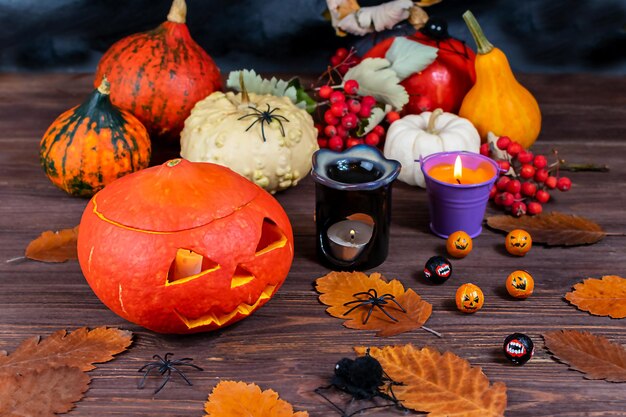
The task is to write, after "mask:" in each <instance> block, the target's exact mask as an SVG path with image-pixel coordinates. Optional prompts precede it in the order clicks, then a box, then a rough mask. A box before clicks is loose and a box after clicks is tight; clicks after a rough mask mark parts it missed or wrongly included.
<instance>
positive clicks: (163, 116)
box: [94, 0, 222, 140]
mask: <svg viewBox="0 0 626 417" xmlns="http://www.w3.org/2000/svg"><path fill="white" fill-rule="evenodd" d="M186 15H187V6H186V4H185V1H184V0H174V2H173V4H172V8H171V10H170V12H169V14H168V16H167V21H166V22H164V23H162V24H161V25H160V26H158V27H157V28H156V29H153V30H151V31H148V32H144V33H136V34H133V35H130V36H128V37H126V38H123V39H121V40H119V41H117V42H116V43H115V44H113V45H112V46H111V48H109V50H108V51H107V52H106V53H105V54H104V56H103V57H102V59H101V60H100V63H99V64H98V69H97V71H96V79H95V84H94V85H96V86H97V85H99V83H100V81H101V80H102V76H103V75H104V74H106V75H107V77H108V78H109V80H111V84H112V87H111V100H112V101H113V104H115V105H116V106H119V107H121V108H122V109H125V110H128V111H130V112H132V113H133V114H134V115H135V116H137V118H138V119H139V120H140V121H141V122H142V123H143V124H144V125H145V126H146V128H147V129H148V132H149V133H150V137H152V138H153V139H155V138H157V137H161V138H164V139H171V140H178V137H179V134H180V132H181V130H182V129H183V125H184V122H185V119H186V118H187V116H189V113H190V112H191V109H192V108H193V106H194V105H195V104H196V102H197V101H198V100H201V99H203V98H205V97H206V96H208V95H209V94H211V93H212V92H214V91H216V90H220V89H221V88H222V81H221V77H220V72H219V69H218V68H217V66H216V65H215V63H214V62H213V60H212V59H211V57H210V56H209V55H208V54H207V53H206V52H205V51H204V50H203V49H202V48H201V47H200V46H199V45H198V44H197V43H196V42H195V41H194V40H193V39H192V38H191V35H190V34H189V29H188V28H187V25H186V24H185V19H186Z"/></svg>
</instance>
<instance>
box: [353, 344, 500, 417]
mask: <svg viewBox="0 0 626 417" xmlns="http://www.w3.org/2000/svg"><path fill="white" fill-rule="evenodd" d="M355 351H356V352H357V353H358V354H359V355H364V354H365V352H366V351H367V348H365V347H356V348H355ZM369 353H370V355H371V356H373V357H374V358H376V359H377V360H378V361H379V362H380V364H381V365H382V367H383V370H384V371H385V373H386V374H387V375H388V376H389V378H391V379H392V380H393V381H395V382H397V383H398V384H399V385H394V386H393V393H394V395H395V396H396V398H397V399H398V400H399V401H400V402H401V403H402V405H403V406H405V407H407V408H411V409H413V410H415V411H420V412H425V413H428V414H427V415H428V416H429V417H451V416H454V417H499V416H503V415H504V410H505V409H506V399H507V397H506V385H505V384H504V383H502V382H496V383H494V384H491V385H490V383H489V380H488V379H487V377H486V376H485V374H484V373H483V372H482V370H481V369H480V368H478V367H472V366H471V365H470V364H469V362H468V361H466V360H465V359H463V358H460V357H458V356H457V355H455V354H453V353H451V352H445V353H443V354H441V353H439V352H438V351H437V350H435V349H432V348H429V347H424V348H422V349H417V348H415V347H414V346H413V345H411V344H408V345H403V346H386V347H384V348H382V349H380V348H375V347H374V348H370V351H369Z"/></svg>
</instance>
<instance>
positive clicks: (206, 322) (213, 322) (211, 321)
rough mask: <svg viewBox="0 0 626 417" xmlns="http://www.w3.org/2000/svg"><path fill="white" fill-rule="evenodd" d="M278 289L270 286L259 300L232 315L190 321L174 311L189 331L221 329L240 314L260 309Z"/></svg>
mask: <svg viewBox="0 0 626 417" xmlns="http://www.w3.org/2000/svg"><path fill="white" fill-rule="evenodd" d="M275 289H276V285H268V286H266V287H265V289H264V290H263V292H261V295H260V296H259V298H258V299H257V300H256V301H255V302H254V303H253V304H246V303H241V304H239V305H238V306H237V308H236V309H235V310H233V311H231V312H230V313H226V314H221V315H217V314H215V313H211V314H206V315H204V316H200V317H198V318H195V319H190V318H187V317H185V316H183V315H182V314H181V313H180V312H179V311H177V310H176V309H174V313H176V315H177V316H178V318H180V320H181V321H182V322H183V323H185V326H187V328H188V329H195V328H198V327H204V326H216V327H221V326H223V325H225V324H226V323H228V322H229V321H231V320H232V319H234V318H235V316H237V315H238V314H240V315H242V316H249V315H250V313H252V312H253V311H254V310H256V309H257V307H259V304H261V302H263V301H267V300H269V299H270V298H271V297H272V295H273V294H274V290H275Z"/></svg>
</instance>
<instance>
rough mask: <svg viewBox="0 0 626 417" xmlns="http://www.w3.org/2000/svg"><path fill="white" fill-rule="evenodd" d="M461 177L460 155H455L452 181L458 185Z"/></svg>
mask: <svg viewBox="0 0 626 417" xmlns="http://www.w3.org/2000/svg"><path fill="white" fill-rule="evenodd" d="M462 177H463V163H462V162H461V155H457V157H456V160H455V161H454V179H455V180H456V182H458V183H459V184H460V183H461V178H462Z"/></svg>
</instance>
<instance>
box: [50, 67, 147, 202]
mask: <svg viewBox="0 0 626 417" xmlns="http://www.w3.org/2000/svg"><path fill="white" fill-rule="evenodd" d="M40 158H41V165H42V167H43V169H44V171H45V172H46V175H47V176H48V178H50V181H52V183H53V184H54V185H56V186H57V187H59V188H61V189H62V190H65V191H66V192H67V193H69V194H71V195H75V196H81V197H89V196H92V195H93V194H95V193H96V192H97V191H98V190H100V189H101V188H103V187H104V186H105V185H107V184H109V183H110V182H112V181H113V180H115V179H117V178H120V177H122V176H124V175H126V174H130V173H131V172H134V171H138V170H140V169H143V168H146V167H147V166H148V163H149V162H150V137H149V136H148V132H147V131H146V128H145V127H144V126H143V125H142V124H141V122H140V121H139V120H137V118H136V117H135V116H133V115H132V114H131V113H129V112H127V111H124V110H120V109H118V108H117V107H115V106H114V105H113V104H111V100H110V99H109V82H108V81H107V80H106V78H104V79H103V81H102V83H101V84H100V86H99V87H98V88H97V89H96V90H94V92H93V93H91V95H89V97H88V98H87V100H85V102H84V103H83V104H81V105H80V106H76V107H74V108H72V109H70V110H68V111H66V112H65V113H63V114H61V115H60V116H59V117H57V119H56V120H55V121H54V122H53V123H52V124H51V125H50V127H49V128H48V130H47V131H46V133H45V134H44V135H43V139H42V140H41V145H40Z"/></svg>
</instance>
